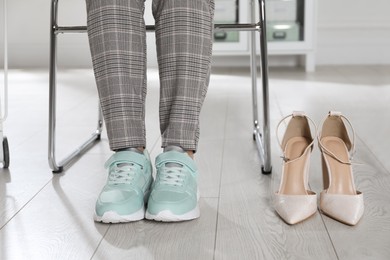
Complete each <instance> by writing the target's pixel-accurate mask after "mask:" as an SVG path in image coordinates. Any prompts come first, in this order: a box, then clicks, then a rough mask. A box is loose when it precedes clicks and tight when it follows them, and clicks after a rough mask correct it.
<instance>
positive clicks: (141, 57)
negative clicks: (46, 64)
mask: <svg viewBox="0 0 390 260" xmlns="http://www.w3.org/2000/svg"><path fill="white" fill-rule="evenodd" d="M86 2H87V17H88V21H87V28H88V37H89V42H90V49H91V54H92V62H93V67H94V72H95V78H96V83H97V87H98V92H99V97H100V103H101V107H102V110H103V116H104V119H105V122H106V127H107V133H108V137H109V142H110V148H111V149H112V150H118V149H123V148H128V147H140V146H146V140H145V96H146V31H145V22H144V19H143V14H144V1H143V0H86ZM152 9H153V10H152V11H153V16H154V18H155V25H156V45H157V60H158V64H159V74H160V130H161V136H162V147H166V146H168V145H176V146H181V147H182V148H183V149H185V150H196V149H197V143H198V140H199V114H200V110H201V107H202V104H203V101H204V98H205V95H206V92H207V88H208V84H209V76H210V63H211V62H210V60H211V52H212V28H213V25H212V20H213V13H214V0H153V3H152Z"/></svg>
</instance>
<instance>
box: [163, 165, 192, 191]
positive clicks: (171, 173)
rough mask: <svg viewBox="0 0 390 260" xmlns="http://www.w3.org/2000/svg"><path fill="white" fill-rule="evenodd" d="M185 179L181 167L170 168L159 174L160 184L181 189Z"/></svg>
mask: <svg viewBox="0 0 390 260" xmlns="http://www.w3.org/2000/svg"><path fill="white" fill-rule="evenodd" d="M185 177H186V174H185V173H184V172H183V167H176V166H170V167H166V168H165V169H164V170H162V171H161V172H160V183H161V184H165V185H170V186H180V187H182V186H183V184H184V179H185Z"/></svg>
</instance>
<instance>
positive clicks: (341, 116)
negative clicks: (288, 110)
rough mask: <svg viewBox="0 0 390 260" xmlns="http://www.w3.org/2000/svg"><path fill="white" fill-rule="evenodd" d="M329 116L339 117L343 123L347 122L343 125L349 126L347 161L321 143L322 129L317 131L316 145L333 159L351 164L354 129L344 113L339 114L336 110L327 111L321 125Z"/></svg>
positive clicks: (353, 147) (353, 152)
mask: <svg viewBox="0 0 390 260" xmlns="http://www.w3.org/2000/svg"><path fill="white" fill-rule="evenodd" d="M330 116H336V117H340V118H341V120H342V122H343V123H344V122H347V124H345V123H344V125H347V126H349V128H350V130H351V132H352V141H350V142H351V149H350V150H349V151H348V152H349V161H348V162H346V161H344V160H341V159H340V158H338V157H337V156H336V155H335V154H334V153H333V152H331V151H329V150H328V149H327V148H326V147H325V146H324V145H323V143H322V142H321V134H322V131H319V132H318V135H317V140H318V146H319V147H320V149H321V151H322V152H323V153H326V154H327V155H329V156H331V157H332V158H333V159H335V160H337V161H338V162H340V163H343V164H348V165H351V164H352V162H351V161H352V158H353V155H354V154H355V129H354V128H353V126H352V123H351V122H350V121H349V120H348V118H346V117H345V116H344V115H342V114H341V112H338V111H329V113H328V115H326V117H325V118H324V119H323V120H322V122H321V125H323V124H324V122H325V120H326V119H327V118H328V117H330ZM347 135H348V131H347Z"/></svg>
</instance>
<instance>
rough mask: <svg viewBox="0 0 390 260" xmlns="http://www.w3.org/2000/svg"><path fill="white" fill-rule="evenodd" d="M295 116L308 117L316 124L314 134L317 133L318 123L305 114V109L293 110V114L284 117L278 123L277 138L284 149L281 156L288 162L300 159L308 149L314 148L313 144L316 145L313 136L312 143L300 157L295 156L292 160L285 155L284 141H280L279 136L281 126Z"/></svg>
mask: <svg viewBox="0 0 390 260" xmlns="http://www.w3.org/2000/svg"><path fill="white" fill-rule="evenodd" d="M294 117H305V118H307V119H308V122H309V123H311V124H312V125H313V126H314V136H316V135H317V125H316V124H315V123H314V121H313V120H312V119H311V118H310V117H308V116H307V115H306V114H305V112H303V111H293V113H292V114H290V115H287V116H285V117H284V118H282V119H281V120H280V121H279V123H278V125H277V126H276V139H277V141H278V144H279V147H280V149H281V150H282V154H283V156H281V157H282V159H283V160H284V161H285V162H286V163H290V162H294V161H296V160H299V159H300V158H301V157H302V156H303V155H305V154H306V152H307V150H308V149H309V148H310V149H313V146H314V139H315V138H312V141H311V143H310V144H309V145H308V147H307V148H306V149H305V151H304V153H303V154H302V155H301V156H299V157H298V158H295V159H293V160H290V159H289V158H286V157H285V156H284V151H283V147H282V143H281V142H280V138H279V128H280V125H281V124H282V123H284V122H285V121H286V120H287V119H289V118H294Z"/></svg>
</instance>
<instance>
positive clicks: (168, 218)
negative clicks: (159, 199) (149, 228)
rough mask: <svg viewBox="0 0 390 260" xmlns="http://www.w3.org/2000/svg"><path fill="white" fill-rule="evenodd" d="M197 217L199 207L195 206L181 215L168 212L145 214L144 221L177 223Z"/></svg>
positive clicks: (198, 215)
mask: <svg viewBox="0 0 390 260" xmlns="http://www.w3.org/2000/svg"><path fill="white" fill-rule="evenodd" d="M199 217H200V210H199V205H196V207H195V208H194V209H193V210H191V211H189V212H187V213H185V214H183V215H176V214H173V213H172V212H171V211H170V210H163V211H160V212H159V213H158V214H157V215H153V214H150V213H149V212H146V214H145V218H146V219H149V220H155V221H162V222H179V221H186V220H192V219H196V218H199Z"/></svg>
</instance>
